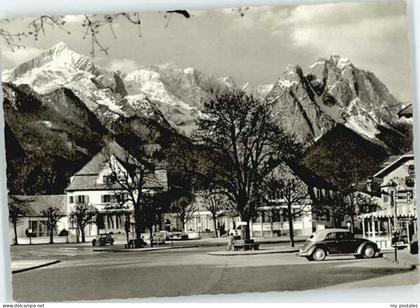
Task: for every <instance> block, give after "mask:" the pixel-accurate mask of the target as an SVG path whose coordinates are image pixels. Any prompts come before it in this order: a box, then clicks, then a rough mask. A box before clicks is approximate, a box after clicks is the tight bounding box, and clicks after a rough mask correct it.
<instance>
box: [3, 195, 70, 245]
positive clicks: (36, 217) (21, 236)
mask: <svg viewBox="0 0 420 308" xmlns="http://www.w3.org/2000/svg"><path fill="white" fill-rule="evenodd" d="M15 197H16V198H18V199H19V200H21V201H23V202H25V203H26V204H27V214H26V215H25V216H24V217H22V218H20V219H18V222H17V225H16V233H17V238H18V243H19V244H29V243H31V244H41V243H48V242H49V240H50V238H49V235H50V232H49V231H48V230H47V224H46V222H47V218H46V217H44V216H43V215H42V210H47V209H48V208H50V207H51V208H58V209H59V210H60V211H61V213H62V214H63V218H62V219H60V221H59V222H58V223H57V226H56V227H55V229H54V231H53V233H54V242H56V243H65V242H66V241H67V231H68V229H67V228H68V224H67V222H68V219H67V216H66V195H33V196H28V195H26V196H15ZM9 238H10V243H13V242H14V230H13V224H12V223H10V222H9Z"/></svg>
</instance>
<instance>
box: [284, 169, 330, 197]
mask: <svg viewBox="0 0 420 308" xmlns="http://www.w3.org/2000/svg"><path fill="white" fill-rule="evenodd" d="M287 165H288V166H289V168H290V169H291V170H292V171H293V172H294V173H295V175H296V176H297V177H298V178H299V179H300V180H301V181H302V182H304V183H305V184H306V185H308V186H311V187H316V188H319V189H328V190H337V188H336V187H334V186H333V185H332V184H331V183H329V182H328V181H326V180H325V179H323V178H322V177H321V176H319V175H318V174H316V173H315V172H313V171H312V170H311V169H309V168H307V167H305V166H303V165H300V164H297V163H294V162H288V163H287Z"/></svg>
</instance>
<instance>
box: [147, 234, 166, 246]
mask: <svg viewBox="0 0 420 308" xmlns="http://www.w3.org/2000/svg"><path fill="white" fill-rule="evenodd" d="M143 240H144V241H145V242H146V243H147V245H148V246H151V245H150V234H148V235H147V236H144V237H143ZM153 245H165V237H164V235H163V234H161V233H154V234H153Z"/></svg>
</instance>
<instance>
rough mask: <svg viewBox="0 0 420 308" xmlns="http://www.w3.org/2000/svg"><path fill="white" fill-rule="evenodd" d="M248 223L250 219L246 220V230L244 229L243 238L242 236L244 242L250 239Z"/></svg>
mask: <svg viewBox="0 0 420 308" xmlns="http://www.w3.org/2000/svg"><path fill="white" fill-rule="evenodd" d="M249 221H250V219H247V220H246V229H245V236H242V237H243V238H244V239H245V240H249V239H250V238H251V232H250V231H251V230H250V228H249V225H250V224H249Z"/></svg>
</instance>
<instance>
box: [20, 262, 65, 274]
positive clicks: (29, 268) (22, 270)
mask: <svg viewBox="0 0 420 308" xmlns="http://www.w3.org/2000/svg"><path fill="white" fill-rule="evenodd" d="M59 262H61V261H60V260H54V261H51V262H47V263H43V264H40V265H36V266H31V267H26V268H22V269H17V270H14V271H12V274H17V273H22V272H26V271H30V270H33V269H37V268H41V267H46V266H49V265H53V264H57V263H59Z"/></svg>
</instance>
